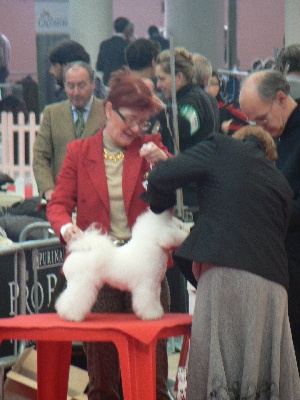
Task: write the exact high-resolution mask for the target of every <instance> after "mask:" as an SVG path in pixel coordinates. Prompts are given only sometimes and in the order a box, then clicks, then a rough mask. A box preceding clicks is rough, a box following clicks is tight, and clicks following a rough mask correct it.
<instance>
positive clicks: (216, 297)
mask: <svg viewBox="0 0 300 400" xmlns="http://www.w3.org/2000/svg"><path fill="white" fill-rule="evenodd" d="M242 129H243V130H245V131H244V134H243V135H242V136H241V137H240V138H239V139H240V140H237V139H235V138H232V137H230V136H226V135H218V134H217V135H216V134H215V135H211V136H210V137H208V138H207V139H205V140H204V141H202V142H201V143H199V144H198V145H196V146H194V147H192V148H190V149H188V150H186V151H185V152H184V153H182V154H180V155H178V156H177V157H174V158H172V159H169V160H167V161H163V162H159V163H158V165H157V166H156V168H155V171H154V170H153V172H150V174H149V177H148V193H147V195H148V200H150V205H151V209H152V211H154V212H157V213H159V212H162V211H163V210H165V209H168V208H170V207H172V206H173V205H174V202H175V193H174V190H175V189H177V188H179V187H181V186H182V185H183V184H185V183H186V182H195V183H196V185H197V191H198V203H199V217H198V219H197V221H196V224H195V226H194V228H193V229H192V230H191V232H190V235H189V236H188V238H187V239H186V241H185V242H184V243H183V244H182V246H181V247H180V248H179V249H178V250H177V251H176V253H177V254H178V255H179V256H181V257H183V258H185V259H188V260H190V261H194V264H193V273H194V276H195V279H196V280H197V281H198V288H197V295H196V303H195V309H194V314H193V325H192V336H191V346H190V354H189V364H188V375H187V398H188V399H189V400H199V399H208V398H210V399H220V398H222V399H229V398H230V399H246V398H247V399H250V398H251V399H254V398H256V399H257V398H265V399H271V398H274V399H275V398H276V399H289V400H296V399H298V398H299V393H300V381H299V375H298V370H297V364H296V358H295V352H294V348H293V342H292V337H291V331H290V326H289V320H288V314H287V308H288V300H287V288H288V280H289V276H288V262H287V256H286V252H285V249H284V238H285V234H286V231H287V228H288V223H289V215H290V211H291V202H292V195H293V194H292V191H291V189H290V187H289V184H288V182H287V181H286V179H285V178H284V176H283V174H282V173H281V172H280V171H279V170H278V169H277V168H276V167H275V165H274V159H276V148H275V144H274V142H273V140H272V138H271V136H270V135H269V134H268V132H266V131H264V130H263V129H262V128H259V127H250V126H249V127H245V128H242ZM266 155H267V156H266Z"/></svg>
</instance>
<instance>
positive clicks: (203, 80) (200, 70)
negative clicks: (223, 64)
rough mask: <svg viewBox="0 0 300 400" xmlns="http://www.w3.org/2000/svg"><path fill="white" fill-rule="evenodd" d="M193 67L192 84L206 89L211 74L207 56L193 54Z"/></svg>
mask: <svg viewBox="0 0 300 400" xmlns="http://www.w3.org/2000/svg"><path fill="white" fill-rule="evenodd" d="M193 62H194V67H195V72H194V79H193V81H194V84H195V85H199V86H201V87H202V89H206V88H207V86H208V84H209V81H210V79H211V76H212V65H211V62H210V61H209V59H208V58H206V57H205V56H203V55H202V54H199V53H194V54H193Z"/></svg>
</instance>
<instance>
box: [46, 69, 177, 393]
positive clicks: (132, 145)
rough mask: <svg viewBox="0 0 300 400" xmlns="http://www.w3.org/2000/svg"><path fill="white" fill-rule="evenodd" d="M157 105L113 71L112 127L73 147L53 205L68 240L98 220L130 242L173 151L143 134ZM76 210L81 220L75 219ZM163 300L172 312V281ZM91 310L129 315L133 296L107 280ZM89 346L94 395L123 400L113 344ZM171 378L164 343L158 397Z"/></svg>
mask: <svg viewBox="0 0 300 400" xmlns="http://www.w3.org/2000/svg"><path fill="white" fill-rule="evenodd" d="M159 107H160V104H159V103H158V102H157V98H156V97H155V96H153V93H152V91H151V90H150V89H149V88H148V86H147V85H146V84H145V82H144V81H143V80H142V79H138V78H135V77H133V76H132V75H130V73H128V72H126V71H119V72H117V73H115V74H114V75H113V77H112V79H111V81H110V90H109V92H108V95H107V98H106V100H105V114H106V118H107V122H106V125H105V126H104V127H103V128H102V129H101V130H100V131H99V132H97V134H96V135H94V136H93V137H91V138H89V139H85V140H77V141H74V142H72V143H70V144H69V145H68V149H67V155H66V158H65V160H64V163H63V166H62V169H61V172H60V174H59V176H58V178H57V183H56V187H55V192H54V194H53V196H52V198H51V201H50V203H49V204H48V207H47V216H48V219H49V221H50V223H51V225H52V227H53V229H54V231H55V232H56V234H57V235H58V236H59V237H60V238H61V240H62V243H64V244H66V243H68V242H69V241H70V240H71V239H72V238H73V237H74V235H76V233H78V232H80V231H81V230H85V229H86V228H88V227H89V225H90V224H92V223H95V222H96V223H100V224H101V226H102V228H103V230H104V231H106V232H107V233H108V234H109V235H110V237H111V239H112V240H113V241H115V243H118V244H119V245H121V244H122V243H123V244H124V243H126V242H127V241H128V240H129V239H130V237H131V228H132V226H133V225H134V223H135V221H136V219H137V217H138V216H139V215H140V214H141V213H142V212H144V211H145V210H146V209H147V207H148V205H147V203H145V202H144V201H142V200H141V198H140V195H141V194H142V193H144V191H145V189H144V186H143V182H144V181H145V174H146V175H147V174H148V172H149V171H150V169H151V165H152V166H155V165H156V163H157V162H158V161H159V160H164V159H166V158H168V156H169V155H170V153H168V151H167V149H166V148H165V147H164V146H163V145H162V143H161V140H160V135H158V134H156V135H147V134H143V132H144V131H145V130H146V129H147V127H148V120H149V117H150V115H152V114H155V113H156V112H158V111H159ZM75 207H77V222H76V224H74V223H73V222H72V211H73V210H74V208H75ZM83 268H84V266H83ZM82 295H83V296H84V293H83V294H82ZM161 301H162V305H163V308H164V310H165V311H168V310H169V302H170V299H169V290H168V284H167V281H166V280H164V281H163V282H162V295H161ZM93 312H101V313H105V312H108V313H112V312H113V313H120V312H122V313H130V312H132V308H131V298H130V294H129V293H128V292H123V291H120V290H117V289H114V288H111V287H109V286H107V285H106V286H105V287H104V288H103V289H101V290H100V292H99V295H98V298H97V301H96V304H95V305H94V307H93ZM85 351H86V355H87V361H88V372H89V377H90V391H89V394H88V398H89V400H108V399H110V400H114V399H115V400H118V399H119V398H120V397H119V394H118V386H119V382H120V370H119V363H118V353H117V350H116V348H115V346H114V345H113V344H112V343H86V344H85ZM167 378H168V365H167V352H166V341H165V340H162V341H159V342H158V347H157V397H156V398H157V400H169V396H168V388H167Z"/></svg>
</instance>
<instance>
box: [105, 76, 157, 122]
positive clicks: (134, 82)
mask: <svg viewBox="0 0 300 400" xmlns="http://www.w3.org/2000/svg"><path fill="white" fill-rule="evenodd" d="M107 101H109V102H111V104H112V107H113V108H114V109H117V108H121V107H126V108H130V109H134V110H138V111H149V112H150V113H151V114H157V113H158V112H159V111H160V110H161V105H160V103H159V102H158V101H157V97H156V96H155V95H154V93H153V92H152V91H151V90H150V88H149V86H148V85H147V84H146V83H145V82H144V81H143V79H140V78H136V77H133V76H132V75H131V74H130V72H128V71H127V70H120V71H117V72H115V73H113V74H112V77H111V79H110V81H109V91H108V94H107V96H106V102H107Z"/></svg>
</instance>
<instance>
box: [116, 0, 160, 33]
mask: <svg viewBox="0 0 300 400" xmlns="http://www.w3.org/2000/svg"><path fill="white" fill-rule="evenodd" d="M162 3H163V1H162V0H127V1H124V0H114V2H113V7H114V10H113V14H114V19H115V18H117V17H121V16H122V17H127V18H129V19H130V20H131V21H132V22H133V23H134V25H135V35H136V36H137V37H147V36H148V34H147V30H148V27H149V26H150V25H156V26H157V27H158V28H160V27H164V14H163V13H162Z"/></svg>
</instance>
